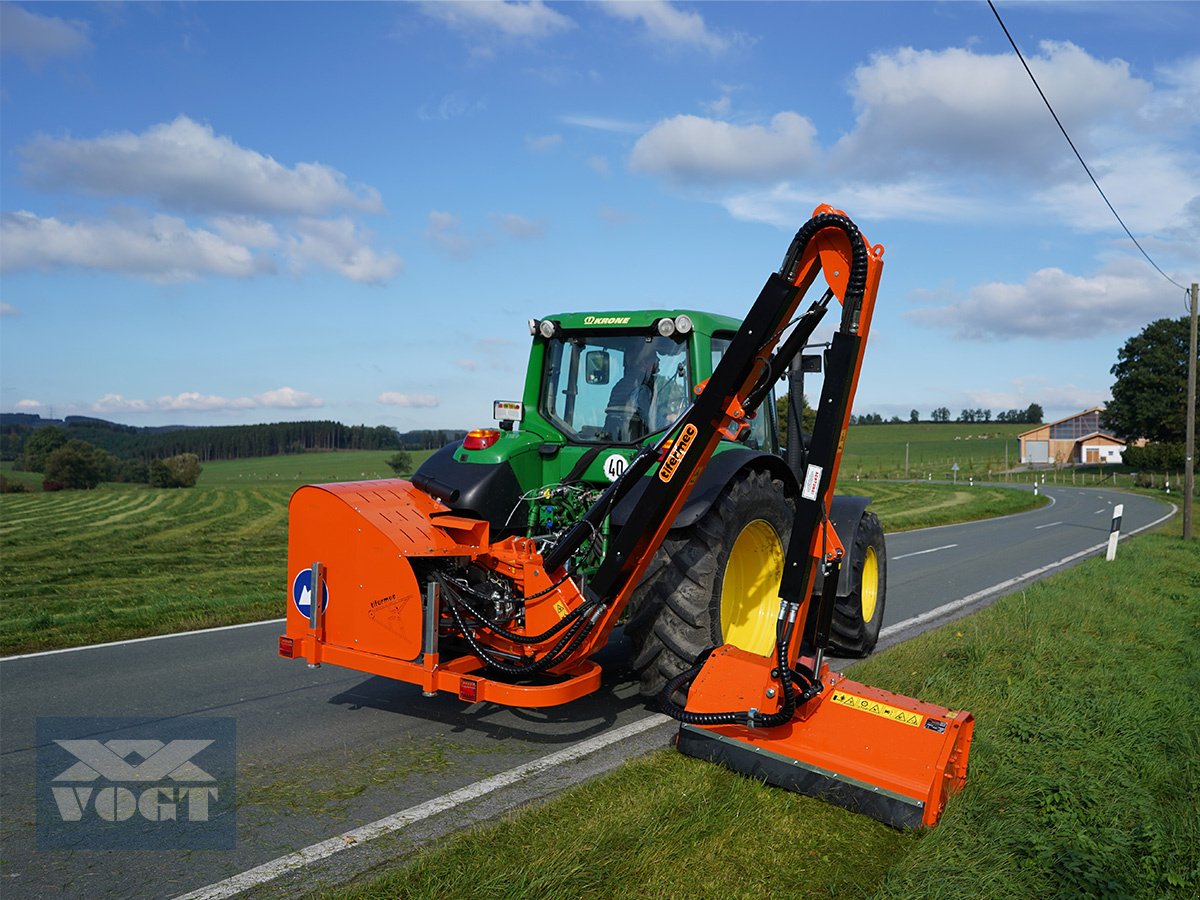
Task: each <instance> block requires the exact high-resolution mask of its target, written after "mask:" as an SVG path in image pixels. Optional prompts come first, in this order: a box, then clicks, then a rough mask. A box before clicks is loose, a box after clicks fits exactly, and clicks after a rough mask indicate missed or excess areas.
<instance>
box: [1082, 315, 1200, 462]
mask: <svg viewBox="0 0 1200 900" xmlns="http://www.w3.org/2000/svg"><path fill="white" fill-rule="evenodd" d="M1188 328H1189V323H1188V319H1187V317H1186V316H1181V317H1179V318H1178V319H1156V320H1155V321H1153V322H1151V323H1150V324H1149V325H1147V326H1146V327H1145V328H1143V329H1142V330H1141V331H1140V332H1139V333H1138V334H1136V335H1134V336H1133V337H1131V338H1130V339H1129V340H1127V341H1126V342H1125V345H1124V346H1123V347H1122V348H1121V349H1120V350H1119V351H1118V352H1117V363H1116V365H1114V366H1113V367H1112V368H1111V369H1110V370H1109V372H1110V373H1111V374H1112V375H1114V376H1116V381H1115V382H1114V383H1113V386H1112V400H1110V401H1109V402H1108V403H1107V404H1105V407H1104V414H1103V420H1104V425H1105V427H1106V428H1108V429H1110V430H1111V431H1113V432H1114V433H1115V434H1116V435H1117V436H1118V437H1120V438H1123V439H1125V440H1127V441H1134V440H1137V439H1138V438H1146V439H1147V440H1150V441H1155V442H1160V443H1182V442H1183V440H1184V437H1185V435H1184V432H1185V431H1186V427H1187V370H1188ZM1197 406H1198V407H1200V402H1198V403H1197Z"/></svg>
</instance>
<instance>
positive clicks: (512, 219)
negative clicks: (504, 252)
mask: <svg viewBox="0 0 1200 900" xmlns="http://www.w3.org/2000/svg"><path fill="white" fill-rule="evenodd" d="M496 221H497V224H499V226H500V230H501V231H503V232H504V233H505V234H507V235H508V236H509V237H514V238H518V239H520V240H527V239H529V238H540V237H545V235H546V225H545V223H544V222H535V221H533V220H532V219H527V218H525V217H524V216H518V215H517V214H516V213H505V214H504V215H500V216H496Z"/></svg>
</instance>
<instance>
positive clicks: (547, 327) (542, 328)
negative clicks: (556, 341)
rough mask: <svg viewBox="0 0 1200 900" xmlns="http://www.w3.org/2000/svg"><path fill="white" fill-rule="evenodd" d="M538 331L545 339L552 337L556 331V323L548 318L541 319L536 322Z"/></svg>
mask: <svg viewBox="0 0 1200 900" xmlns="http://www.w3.org/2000/svg"><path fill="white" fill-rule="evenodd" d="M538 332H539V333H540V334H541V336H542V337H544V338H545V339H546V340H550V338H552V337H554V335H555V334H556V333H557V332H558V323H557V322H552V321H550V320H549V319H542V321H541V322H539V323H538Z"/></svg>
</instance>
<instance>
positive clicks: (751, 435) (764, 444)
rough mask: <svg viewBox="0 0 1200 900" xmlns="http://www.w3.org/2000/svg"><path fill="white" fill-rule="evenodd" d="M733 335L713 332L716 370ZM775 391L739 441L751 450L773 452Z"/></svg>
mask: <svg viewBox="0 0 1200 900" xmlns="http://www.w3.org/2000/svg"><path fill="white" fill-rule="evenodd" d="M732 341H733V335H732V334H729V333H726V334H715V335H713V339H712V367H713V371H714V372H715V371H716V370H717V363H719V362H720V361H721V358H722V357H723V356H724V355H725V351H726V350H728V349H729V345H730V343H731V342H732ZM774 436H775V392H774V391H773V390H772V391H771V393H770V394H768V395H767V399H766V400H764V401H763V402H762V405H761V406H760V407H759V408H758V414H757V415H756V416H755V417H754V419H753V420H752V421H751V422H750V430H749V431H748V432H746V434H745V435H744V436H743V437H742V439H741V442H742V443H743V444H745V445H746V446H747V447H750V448H751V449H752V450H766V451H768V452H771V453H773V452H775V440H774Z"/></svg>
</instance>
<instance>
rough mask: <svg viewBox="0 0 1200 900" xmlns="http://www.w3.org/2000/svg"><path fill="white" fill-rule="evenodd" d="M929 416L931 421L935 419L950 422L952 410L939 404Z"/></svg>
mask: <svg viewBox="0 0 1200 900" xmlns="http://www.w3.org/2000/svg"><path fill="white" fill-rule="evenodd" d="M929 418H930V420H931V421H934V422H949V421H950V410H949V409H947V408H946V407H944V406H939V407H938V408H937V409H935V410H934V411H933V412H931V413H930V414H929Z"/></svg>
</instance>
